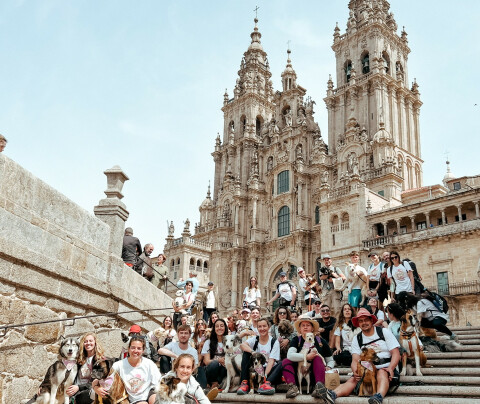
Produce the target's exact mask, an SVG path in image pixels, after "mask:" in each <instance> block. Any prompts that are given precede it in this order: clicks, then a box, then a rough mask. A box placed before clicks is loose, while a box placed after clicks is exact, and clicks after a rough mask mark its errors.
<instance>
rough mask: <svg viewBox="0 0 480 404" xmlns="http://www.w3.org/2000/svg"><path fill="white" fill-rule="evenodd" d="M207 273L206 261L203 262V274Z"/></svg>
mask: <svg viewBox="0 0 480 404" xmlns="http://www.w3.org/2000/svg"><path fill="white" fill-rule="evenodd" d="M207 272H208V263H207V261H205V262H204V263H203V273H204V274H206V273H207Z"/></svg>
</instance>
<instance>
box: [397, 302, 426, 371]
mask: <svg viewBox="0 0 480 404" xmlns="http://www.w3.org/2000/svg"><path fill="white" fill-rule="evenodd" d="M401 320H402V325H401V326H400V346H401V347H402V348H403V353H402V366H403V367H402V373H401V375H402V376H405V375H406V372H407V360H412V361H413V360H415V373H416V375H417V376H423V374H422V371H421V370H420V366H425V365H426V363H427V357H426V355H425V354H424V353H423V351H422V350H421V349H420V341H419V339H418V337H417V333H416V331H415V328H416V327H415V326H416V324H417V316H416V315H415V313H414V312H413V311H412V310H407V312H406V313H405V315H404V316H403V317H402V318H401Z"/></svg>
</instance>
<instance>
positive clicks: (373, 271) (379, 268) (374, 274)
mask: <svg viewBox="0 0 480 404" xmlns="http://www.w3.org/2000/svg"><path fill="white" fill-rule="evenodd" d="M382 272H383V262H381V261H380V262H379V263H378V265H376V266H375V265H374V264H370V266H369V267H368V271H367V273H368V276H370V280H371V281H376V282H378V281H379V280H380V275H381V274H382Z"/></svg>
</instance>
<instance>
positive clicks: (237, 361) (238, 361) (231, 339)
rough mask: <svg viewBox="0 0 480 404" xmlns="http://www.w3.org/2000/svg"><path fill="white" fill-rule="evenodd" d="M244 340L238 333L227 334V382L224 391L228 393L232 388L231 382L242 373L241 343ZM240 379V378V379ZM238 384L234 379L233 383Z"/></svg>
mask: <svg viewBox="0 0 480 404" xmlns="http://www.w3.org/2000/svg"><path fill="white" fill-rule="evenodd" d="M241 343H242V340H241V338H240V337H237V336H236V335H226V336H225V342H224V347H225V368H226V369H227V384H226V385H225V388H224V391H225V392H226V393H228V392H229V390H230V384H232V379H233V380H234V379H235V377H237V376H239V375H240V368H241V366H242V350H241V349H240V345H241ZM238 381H239V380H238ZM235 384H238V383H235V381H233V385H235Z"/></svg>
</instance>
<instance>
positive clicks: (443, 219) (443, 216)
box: [440, 209, 446, 226]
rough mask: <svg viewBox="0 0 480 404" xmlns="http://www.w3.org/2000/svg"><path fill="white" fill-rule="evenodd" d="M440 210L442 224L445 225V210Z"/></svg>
mask: <svg viewBox="0 0 480 404" xmlns="http://www.w3.org/2000/svg"><path fill="white" fill-rule="evenodd" d="M440 212H441V213H442V226H445V225H446V223H445V221H446V217H445V210H443V209H442V210H441V211H440Z"/></svg>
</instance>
